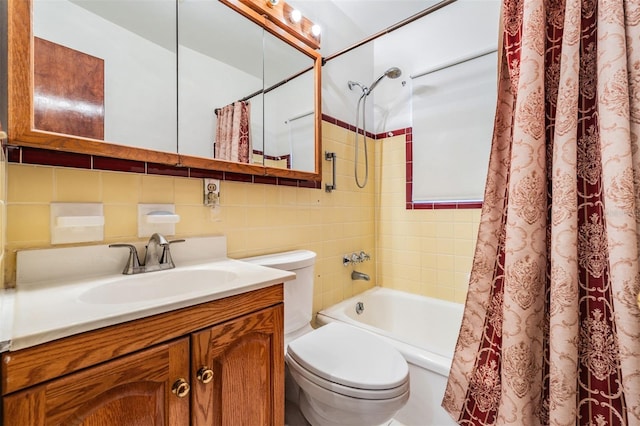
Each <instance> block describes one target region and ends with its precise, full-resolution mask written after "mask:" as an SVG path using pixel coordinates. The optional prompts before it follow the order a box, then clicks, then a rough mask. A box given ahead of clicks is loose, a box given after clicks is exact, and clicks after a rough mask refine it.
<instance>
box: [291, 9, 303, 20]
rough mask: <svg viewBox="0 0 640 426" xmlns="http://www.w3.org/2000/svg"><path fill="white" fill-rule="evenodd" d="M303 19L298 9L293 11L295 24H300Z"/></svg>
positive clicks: (292, 17)
mask: <svg viewBox="0 0 640 426" xmlns="http://www.w3.org/2000/svg"><path fill="white" fill-rule="evenodd" d="M301 19H302V13H300V11H299V10H298V9H293V10H292V11H291V20H292V21H293V22H295V23H298V22H300V20H301Z"/></svg>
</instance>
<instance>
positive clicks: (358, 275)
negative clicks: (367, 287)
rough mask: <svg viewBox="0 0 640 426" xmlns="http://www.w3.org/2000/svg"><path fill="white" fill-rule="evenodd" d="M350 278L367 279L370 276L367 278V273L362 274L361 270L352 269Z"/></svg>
mask: <svg viewBox="0 0 640 426" xmlns="http://www.w3.org/2000/svg"><path fill="white" fill-rule="evenodd" d="M351 279H352V280H365V281H369V280H370V279H371V278H369V275H367V274H363V273H362V272H358V271H353V272H351Z"/></svg>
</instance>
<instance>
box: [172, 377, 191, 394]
mask: <svg viewBox="0 0 640 426" xmlns="http://www.w3.org/2000/svg"><path fill="white" fill-rule="evenodd" d="M190 390H191V387H190V386H189V383H188V382H187V381H186V380H185V379H178V380H176V382H175V383H174V384H173V386H171V392H173V393H174V394H175V395H176V396H177V397H178V398H184V397H185V396H187V395H188V394H189V391H190Z"/></svg>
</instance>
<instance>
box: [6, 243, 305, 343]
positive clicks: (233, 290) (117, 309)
mask: <svg viewBox="0 0 640 426" xmlns="http://www.w3.org/2000/svg"><path fill="white" fill-rule="evenodd" d="M205 243H206V241H205ZM198 244H200V245H199V246H198ZM225 244H226V241H225ZM187 246H188V245H187ZM195 247H197V248H201V247H202V241H201V242H200V243H196V244H195ZM225 249H226V247H225ZM113 250H114V249H109V250H107V251H103V252H99V253H102V254H103V255H104V253H107V254H109V255H110V254H111V253H113V252H114V251H113ZM89 251H90V250H89ZM172 252H173V246H172ZM176 252H177V253H178V252H180V250H176ZM188 252H189V249H183V250H182V255H179V256H178V258H179V260H178V259H176V257H175V256H174V260H176V264H178V265H181V266H178V267H176V268H175V269H170V270H165V271H157V272H147V273H143V274H136V275H127V276H125V275H123V274H122V273H121V271H119V272H113V273H110V274H102V275H100V276H97V277H82V276H80V277H77V276H76V277H72V278H63V277H62V276H63V275H64V274H61V273H56V272H55V271H51V270H49V271H48V274H43V272H42V265H41V264H40V263H39V264H38V266H39V267H38V268H37V269H38V271H37V272H33V273H32V272H24V271H23V273H22V276H23V277H27V276H29V274H33V277H31V278H28V279H26V278H25V279H24V281H25V282H23V283H20V282H18V286H17V289H16V290H15V291H7V290H5V291H4V293H2V292H0V319H1V320H2V323H1V324H0V333H3V334H0V338H1V339H0V342H2V341H5V342H9V343H8V344H6V343H5V344H4V345H2V346H0V349H1V350H2V351H5V350H18V349H23V348H26V347H30V346H34V345H38V344H41V343H45V342H48V341H52V340H55V339H59V338H62V337H66V336H70V335H73V334H77V333H82V332H86V331H90V330H94V329H97V328H101V327H106V326H110V325H115V324H119V323H123V322H126V321H130V320H134V319H139V318H143V317H147V316H150V315H155V314H159V313H164V312H168V311H172V310H175V309H180V308H184V307H188V306H192V305H196V304H199V303H204V302H209V301H212V300H217V299H222V298H225V297H229V296H233V295H237V294H241V293H245V292H248V291H252V290H257V289H260V288H265V287H269V286H272V285H275V284H279V283H282V282H285V281H289V280H292V279H294V278H295V273H293V272H288V271H282V270H278V269H273V268H266V267H263V266H259V265H255V264H251V263H248V262H242V261H238V260H232V259H228V258H226V257H218V258H213V259H211V258H209V259H208V260H203V259H202V258H201V259H197V260H195V261H192V262H191V263H188V262H186V261H185V259H184V257H185V255H189V253H188ZM46 254H47V256H46V259H47V261H48V262H49V263H50V266H49V267H50V268H55V266H51V265H54V264H55V263H56V262H54V261H51V259H52V257H53V258H55V257H56V256H58V255H59V254H58V253H53V254H52V253H46ZM218 254H219V253H218ZM31 255H32V253H29V256H31ZM81 256H82V254H81ZM92 256H93V257H94V261H98V260H95V259H98V258H99V257H100V256H97V257H96V255H95V253H94V254H93V255H92ZM27 257H28V256H27ZM203 257H206V256H203ZM65 258H66V257H65ZM76 260H78V259H76ZM19 262H20V257H19ZM109 262H112V260H110V261H109ZM179 262H180V263H179ZM25 263H28V262H25ZM58 263H60V262H58ZM112 263H113V262H112ZM122 265H123V264H122V263H120V265H119V266H118V269H120V266H122ZM32 269H33V266H32V267H31V268H29V270H30V271H31V270H32ZM45 269H46V268H45ZM97 269H99V268H97ZM203 269H205V271H204V273H205V274H207V273H210V272H211V271H215V270H217V271H218V272H219V271H224V272H225V273H226V274H227V275H226V278H225V279H220V280H216V279H213V280H211V281H209V280H201V281H203V283H204V284H203V285H194V284H193V283H191V282H180V279H176V280H175V281H176V282H175V283H174V282H173V278H172V277H178V278H180V277H187V278H184V279H183V281H185V280H186V279H188V277H191V276H195V275H189V274H193V273H195V272H198V273H201V272H203V271H202V270H203ZM18 273H19V274H20V271H18ZM162 274H164V275H162ZM167 274H175V275H167ZM181 274H184V275H181ZM47 275H48V276H49V277H54V278H53V279H49V280H42V278H43V277H44V276H47ZM80 275H83V274H80ZM212 275H214V274H213V273H212ZM197 276H198V277H202V276H205V275H202V274H199V275H197ZM166 278H169V279H168V280H167V279H166ZM136 279H143V280H146V282H150V280H156V279H157V281H158V282H161V281H162V282H164V283H167V282H170V283H171V284H170V285H169V286H166V285H165V287H162V288H160V290H162V289H163V288H164V289H165V290H169V291H168V292H167V293H166V295H163V294H162V293H165V291H161V292H159V293H158V294H154V295H153V296H152V297H151V298H149V299H146V298H140V297H138V299H139V300H136V301H127V302H124V303H123V302H122V301H119V302H118V301H116V302H114V301H113V300H116V299H123V298H124V299H126V295H127V294H128V291H129V290H128V287H127V286H128V285H129V283H132V282H134V281H131V280H136ZM149 285H154V284H149ZM110 292H111V293H110ZM134 293H135V288H133V289H132V290H131V294H134ZM88 294H94V295H95V294H98V295H101V296H102V297H94V298H93V299H90V298H87V297H86V296H87V295H88ZM112 296H116V297H115V298H114V297H112ZM111 299H113V300H111ZM87 300H88V301H87ZM5 320H7V321H5ZM11 323H13V324H12V325H11Z"/></svg>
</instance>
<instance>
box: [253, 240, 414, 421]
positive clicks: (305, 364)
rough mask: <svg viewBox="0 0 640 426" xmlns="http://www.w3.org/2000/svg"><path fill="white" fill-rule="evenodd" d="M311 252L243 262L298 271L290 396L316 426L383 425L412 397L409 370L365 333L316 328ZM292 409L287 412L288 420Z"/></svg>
mask: <svg viewBox="0 0 640 426" xmlns="http://www.w3.org/2000/svg"><path fill="white" fill-rule="evenodd" d="M315 258H316V254H315V253H314V252H312V251H308V250H295V251H289V252H284V253H274V254H271V255H265V256H258V257H252V258H247V259H242V260H243V261H247V262H252V263H257V264H259V265H262V266H268V267H272V268H277V269H283V270H287V271H293V272H295V273H296V279H295V280H293V281H288V282H286V283H285V285H284V332H285V357H286V358H285V359H286V365H287V378H286V380H287V381H286V384H285V389H286V394H287V395H286V398H287V401H288V404H290V403H291V402H293V403H295V404H297V406H298V407H299V408H300V412H301V413H302V415H303V416H304V418H305V419H306V421H307V422H309V423H310V424H311V425H313V426H333V425H335V426H338V425H358V426H361V425H382V424H385V423H386V422H388V421H389V420H391V418H392V417H393V416H394V414H395V413H396V412H397V411H398V410H400V408H402V407H403V406H404V405H405V404H406V402H407V401H408V399H409V367H408V366H407V362H406V361H405V359H404V358H403V357H402V355H400V353H399V352H398V351H397V350H396V349H395V348H394V347H392V346H391V345H389V344H387V343H386V342H384V341H383V340H381V339H379V338H378V337H376V336H374V335H372V334H369V333H367V332H365V331H363V330H360V329H357V328H355V327H352V326H350V325H347V324H343V323H337V322H334V323H330V324H327V325H325V326H323V327H320V328H318V329H316V330H314V329H313V328H312V327H311V325H310V321H311V317H312V312H313V305H312V303H313V279H314V276H313V267H314V264H315ZM289 415H290V412H289V407H288V408H287V416H288V420H287V421H288V422H289V423H291V424H296V425H297V424H298V423H294V422H290V421H289Z"/></svg>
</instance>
